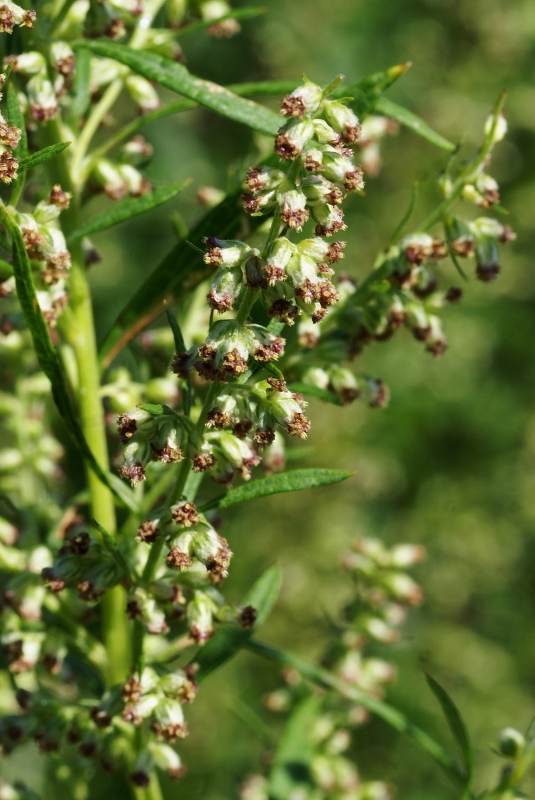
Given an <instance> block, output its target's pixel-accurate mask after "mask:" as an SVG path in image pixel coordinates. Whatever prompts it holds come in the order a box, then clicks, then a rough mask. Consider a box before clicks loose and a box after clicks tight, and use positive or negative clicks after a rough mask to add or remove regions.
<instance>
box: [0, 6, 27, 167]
mask: <svg viewBox="0 0 535 800" xmlns="http://www.w3.org/2000/svg"><path fill="white" fill-rule="evenodd" d="M2 8H5V6H3V7H0V24H1V14H2ZM5 80H6V76H5V73H1V74H0V100H1V99H2V92H1V89H2V87H3V85H4V83H5ZM21 136H22V131H21V130H20V128H17V127H16V125H10V124H9V122H8V121H7V120H6V119H5V118H4V116H3V115H2V114H1V113H0V181H2V183H11V182H12V181H14V180H16V179H17V174H18V169H19V162H18V160H17V159H16V158H15V156H14V155H13V151H14V150H16V149H17V146H18V144H19V142H20V138H21Z"/></svg>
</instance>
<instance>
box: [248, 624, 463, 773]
mask: <svg viewBox="0 0 535 800" xmlns="http://www.w3.org/2000/svg"><path fill="white" fill-rule="evenodd" d="M246 647H247V649H248V650H250V651H251V652H252V653H256V654H257V655H259V656H262V657H263V658H267V659H269V660H270V661H274V662H275V663H277V664H280V665H283V666H286V667H292V668H293V669H296V670H297V671H298V672H299V673H300V674H301V675H302V676H303V677H304V678H306V679H307V680H309V681H311V682H312V683H314V684H316V685H317V686H319V687H321V688H323V689H332V690H334V691H335V692H337V693H338V694H340V695H341V696H342V697H345V698H346V699H348V700H351V701H352V702H353V703H356V704H357V705H361V706H363V707H364V708H366V709H368V711H371V712H372V714H375V715H376V716H378V717H379V718H380V719H382V720H384V722H386V723H387V724H388V725H390V726H391V727H392V728H394V729H395V730H397V731H399V732H400V733H404V734H406V735H407V736H409V737H410V738H411V739H412V740H413V741H414V742H415V743H416V744H417V745H418V746H419V747H420V748H421V749H423V750H425V752H426V753H428V754H429V755H430V756H431V757H432V758H433V759H434V760H435V761H436V762H437V764H440V766H441V767H442V769H443V770H444V772H445V773H446V774H447V775H448V777H449V778H450V779H451V780H452V781H453V782H454V783H455V784H456V785H457V786H458V785H459V784H460V785H462V786H464V784H465V782H466V780H465V776H464V775H463V774H462V773H461V772H460V770H459V767H458V766H457V764H456V763H455V761H454V760H453V758H451V756H450V755H449V754H448V753H447V752H446V751H445V750H444V748H443V747H442V746H441V745H440V744H438V742H435V740H434V739H432V738H431V736H429V734H428V733H426V732H425V731H423V730H422V729H421V728H419V727H418V726H417V725H415V724H414V723H413V722H412V721H411V720H410V719H409V718H408V717H406V716H405V715H404V714H402V712H401V711H398V710H397V709H396V708H393V707H392V706H390V705H388V703H385V702H384V701H383V700H378V699H377V698H375V697H371V696H370V694H369V693H367V692H363V691H362V690H361V689H358V688H356V687H355V686H352V685H350V684H348V683H346V682H345V681H342V680H340V678H337V677H336V676H335V675H333V674H332V673H331V672H329V671H328V670H326V669H323V668H322V667H317V666H316V665H315V664H312V663H310V662H309V661H305V659H303V658H300V657H299V656H294V655H293V654H291V653H287V652H285V651H284V650H279V649H278V648H277V647H271V645H267V644H264V643H263V642H259V641H257V640H255V639H250V640H249V641H248V642H247V644H246Z"/></svg>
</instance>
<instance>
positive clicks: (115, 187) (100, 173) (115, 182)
mask: <svg viewBox="0 0 535 800" xmlns="http://www.w3.org/2000/svg"><path fill="white" fill-rule="evenodd" d="M91 177H92V178H93V179H94V180H95V182H96V183H97V184H98V186H100V187H102V188H103V189H104V191H105V192H106V194H107V195H108V197H111V199H112V200H120V199H121V198H122V197H124V196H125V195H126V194H127V193H128V185H127V183H126V181H125V179H124V177H123V176H122V175H121V173H120V171H119V169H118V167H116V166H115V165H114V164H112V163H111V161H108V159H105V158H99V159H98V160H97V161H96V162H95V165H94V167H93V172H92V173H91Z"/></svg>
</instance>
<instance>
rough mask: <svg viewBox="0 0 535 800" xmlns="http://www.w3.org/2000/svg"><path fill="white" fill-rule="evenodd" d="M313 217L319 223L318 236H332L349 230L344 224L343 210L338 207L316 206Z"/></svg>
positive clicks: (317, 226) (317, 227)
mask: <svg viewBox="0 0 535 800" xmlns="http://www.w3.org/2000/svg"><path fill="white" fill-rule="evenodd" d="M312 217H313V218H314V220H315V222H316V223H317V225H316V236H332V235H333V234H335V233H337V232H338V231H343V230H345V229H346V228H347V225H345V224H344V215H343V213H342V210H341V209H339V208H337V207H336V206H331V205H328V204H326V205H318V206H314V207H313V209H312Z"/></svg>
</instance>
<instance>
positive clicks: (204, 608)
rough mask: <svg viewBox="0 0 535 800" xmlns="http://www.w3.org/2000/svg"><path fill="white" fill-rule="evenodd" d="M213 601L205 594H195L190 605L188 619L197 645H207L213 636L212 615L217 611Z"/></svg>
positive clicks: (191, 633)
mask: <svg viewBox="0 0 535 800" xmlns="http://www.w3.org/2000/svg"><path fill="white" fill-rule="evenodd" d="M216 610H217V609H216V607H215V605H214V602H213V600H212V599H211V598H210V597H209V596H208V595H207V594H206V593H205V592H194V595H193V600H192V601H191V602H190V603H188V609H187V619H188V625H189V629H190V636H191V637H192V639H194V640H195V641H196V642H197V644H205V643H206V642H207V641H208V639H210V638H211V637H212V636H213V633H214V625H213V621H212V615H213V614H214V612H215V611H216Z"/></svg>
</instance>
